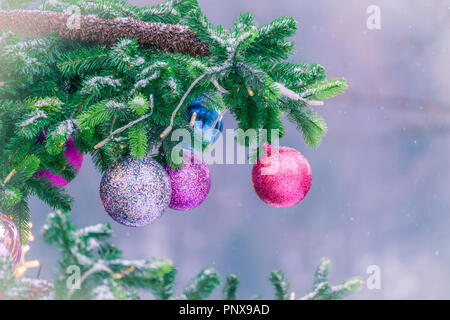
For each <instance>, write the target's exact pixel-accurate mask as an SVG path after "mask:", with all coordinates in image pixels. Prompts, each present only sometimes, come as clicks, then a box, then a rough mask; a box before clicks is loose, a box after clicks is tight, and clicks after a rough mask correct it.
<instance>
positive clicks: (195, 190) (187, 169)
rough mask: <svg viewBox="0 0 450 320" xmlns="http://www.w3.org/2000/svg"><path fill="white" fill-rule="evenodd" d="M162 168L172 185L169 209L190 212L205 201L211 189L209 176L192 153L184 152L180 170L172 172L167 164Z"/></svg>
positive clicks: (206, 168)
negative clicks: (164, 169)
mask: <svg viewBox="0 0 450 320" xmlns="http://www.w3.org/2000/svg"><path fill="white" fill-rule="evenodd" d="M164 167H165V168H166V170H167V173H168V174H169V176H170V181H171V183H172V197H171V200H170V205H169V207H170V208H171V209H175V210H179V211H188V210H192V209H194V208H196V207H198V206H199V205H200V204H201V203H202V202H203V201H204V200H205V199H206V197H207V196H208V193H209V189H210V188H211V175H210V173H209V169H208V167H207V165H206V164H205V163H204V162H203V161H201V160H199V159H198V158H196V157H195V155H194V153H192V152H190V151H187V150H184V154H183V166H182V167H181V168H180V169H177V170H173V169H172V168H170V166H169V165H168V164H166V165H165V166H164Z"/></svg>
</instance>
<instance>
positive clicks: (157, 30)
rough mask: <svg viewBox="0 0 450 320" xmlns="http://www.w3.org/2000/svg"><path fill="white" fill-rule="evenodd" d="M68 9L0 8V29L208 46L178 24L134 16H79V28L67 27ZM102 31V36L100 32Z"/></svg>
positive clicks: (162, 46)
mask: <svg viewBox="0 0 450 320" xmlns="http://www.w3.org/2000/svg"><path fill="white" fill-rule="evenodd" d="M70 17H71V15H70V14H69V13H60V12H51V11H27V10H10V11H5V10H0V30H14V31H16V32H20V33H24V34H26V35H28V36H47V35H49V34H58V35H59V36H61V37H63V38H66V39H68V40H72V41H82V42H89V43H96V44H103V45H113V44H114V43H116V42H117V40H118V39H121V38H134V39H136V40H137V41H138V42H139V44H140V45H141V46H142V47H143V48H146V49H158V50H164V51H168V52H178V53H184V54H190V55H191V56H194V57H196V56H206V55H208V53H209V46H208V45H206V44H204V43H202V42H201V41H199V40H198V38H197V37H196V36H195V35H194V34H193V33H192V31H190V30H189V29H187V28H185V27H184V26H181V25H167V24H161V23H149V22H144V21H139V20H135V19H133V18H117V19H113V20H107V19H101V18H99V17H95V16H80V17H79V18H80V28H72V29H69V28H68V19H69V18H70ZM100 35H102V36H100Z"/></svg>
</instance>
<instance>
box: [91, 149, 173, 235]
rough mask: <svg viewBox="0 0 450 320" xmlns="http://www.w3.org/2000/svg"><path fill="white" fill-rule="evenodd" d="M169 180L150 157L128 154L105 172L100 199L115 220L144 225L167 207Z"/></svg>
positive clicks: (135, 225) (136, 225)
mask: <svg viewBox="0 0 450 320" xmlns="http://www.w3.org/2000/svg"><path fill="white" fill-rule="evenodd" d="M170 196H171V185H170V179H169V175H168V174H167V172H166V171H165V170H164V168H163V167H162V166H161V165H160V164H159V163H158V162H156V161H155V160H154V159H153V158H152V157H145V158H143V159H141V160H137V159H135V158H133V157H131V156H127V157H125V158H124V159H122V160H119V161H116V162H115V163H113V164H112V165H111V166H110V167H109V168H108V170H106V172H105V173H104V175H103V177H102V181H101V184H100V198H101V201H102V203H103V207H104V208H105V210H106V212H108V214H109V215H110V216H111V218H113V219H114V220H115V221H117V222H118V223H121V224H123V225H126V226H129V227H143V226H146V225H149V224H150V223H152V222H153V221H155V220H156V219H157V218H159V217H160V216H161V215H162V214H163V212H164V210H165V209H166V208H167V207H168V206H169V203H170Z"/></svg>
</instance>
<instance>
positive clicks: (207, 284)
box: [181, 268, 220, 300]
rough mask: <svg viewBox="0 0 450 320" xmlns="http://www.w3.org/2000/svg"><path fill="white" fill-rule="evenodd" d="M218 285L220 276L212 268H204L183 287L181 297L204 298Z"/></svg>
mask: <svg viewBox="0 0 450 320" xmlns="http://www.w3.org/2000/svg"><path fill="white" fill-rule="evenodd" d="M219 285H220V277H219V275H218V274H217V272H216V271H215V270H214V269H212V268H205V269H203V270H202V271H200V273H199V274H198V275H197V276H196V277H195V278H194V279H192V280H191V282H190V283H189V284H188V285H187V286H186V287H185V288H184V291H183V294H182V296H181V299H187V300H204V299H206V298H208V297H209V296H210V295H211V293H212V292H213V291H214V289H215V288H216V287H218V286H219Z"/></svg>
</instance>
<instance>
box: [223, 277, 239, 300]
mask: <svg viewBox="0 0 450 320" xmlns="http://www.w3.org/2000/svg"><path fill="white" fill-rule="evenodd" d="M239 283H240V281H239V278H238V277H237V276H236V275H234V274H230V275H228V277H227V280H226V282H225V286H224V287H223V291H222V299H223V300H236V292H237V289H238V287H239Z"/></svg>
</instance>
